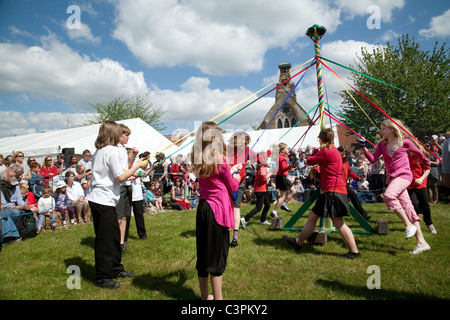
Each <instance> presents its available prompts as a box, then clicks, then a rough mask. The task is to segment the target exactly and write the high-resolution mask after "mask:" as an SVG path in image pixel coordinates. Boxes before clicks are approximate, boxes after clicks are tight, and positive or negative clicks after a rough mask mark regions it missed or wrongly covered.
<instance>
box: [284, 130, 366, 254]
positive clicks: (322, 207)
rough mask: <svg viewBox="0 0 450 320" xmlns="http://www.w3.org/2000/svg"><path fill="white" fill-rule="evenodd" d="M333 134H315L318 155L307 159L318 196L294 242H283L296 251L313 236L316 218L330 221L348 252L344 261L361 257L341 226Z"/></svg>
mask: <svg viewBox="0 0 450 320" xmlns="http://www.w3.org/2000/svg"><path fill="white" fill-rule="evenodd" d="M333 141H334V133H333V130H332V129H331V128H327V129H323V130H321V131H320V133H319V142H320V151H319V150H318V149H315V150H314V151H313V153H312V154H311V155H310V156H309V157H308V160H307V162H308V165H319V166H320V189H321V190H322V193H321V194H320V196H319V198H318V199H317V201H316V204H315V206H314V208H313V209H312V210H311V212H310V213H309V216H308V221H307V222H306V224H305V226H304V227H303V229H302V231H301V233H300V234H299V236H298V237H297V238H289V237H287V236H285V235H284V236H283V238H284V239H285V240H286V241H287V242H288V243H289V244H291V245H293V246H294V247H295V248H296V249H297V250H298V249H300V248H301V245H302V243H303V242H304V241H305V240H306V239H307V238H308V237H309V236H310V235H311V234H312V233H313V231H314V229H315V227H316V224H317V220H318V219H319V218H331V221H332V222H333V224H334V226H335V227H336V228H337V229H338V231H339V234H340V235H341V237H342V240H344V243H345V245H346V246H347V248H348V250H349V252H348V253H346V254H345V255H343V257H345V258H347V259H354V258H357V257H361V254H360V253H359V251H358V248H357V247H356V242H355V238H354V237H353V233H352V231H351V230H350V228H349V227H348V226H347V225H346V224H345V223H344V219H343V217H344V216H349V215H350V210H349V205H348V197H347V189H346V183H345V181H344V179H343V178H342V157H341V155H340V153H339V151H338V150H337V149H336V148H335V147H334V145H333Z"/></svg>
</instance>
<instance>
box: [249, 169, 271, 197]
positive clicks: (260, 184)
mask: <svg viewBox="0 0 450 320" xmlns="http://www.w3.org/2000/svg"><path fill="white" fill-rule="evenodd" d="M268 174H269V170H267V167H266V166H261V167H260V168H259V169H258V170H257V171H256V176H255V182H254V184H253V188H254V190H255V192H266V191H267V175H268Z"/></svg>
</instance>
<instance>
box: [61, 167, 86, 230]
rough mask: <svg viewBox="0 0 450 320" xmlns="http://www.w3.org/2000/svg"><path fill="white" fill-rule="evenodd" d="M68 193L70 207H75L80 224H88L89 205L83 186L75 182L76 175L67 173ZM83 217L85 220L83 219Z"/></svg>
mask: <svg viewBox="0 0 450 320" xmlns="http://www.w3.org/2000/svg"><path fill="white" fill-rule="evenodd" d="M65 179H66V184H67V187H66V192H67V197H68V198H69V201H68V204H69V206H73V207H74V209H75V214H76V218H77V221H78V223H80V224H81V223H87V222H88V214H89V204H88V201H87V200H86V199H85V198H84V191H83V187H82V186H81V184H80V183H79V182H77V181H75V173H73V172H70V171H69V172H67V173H66V176H65ZM82 217H83V219H82Z"/></svg>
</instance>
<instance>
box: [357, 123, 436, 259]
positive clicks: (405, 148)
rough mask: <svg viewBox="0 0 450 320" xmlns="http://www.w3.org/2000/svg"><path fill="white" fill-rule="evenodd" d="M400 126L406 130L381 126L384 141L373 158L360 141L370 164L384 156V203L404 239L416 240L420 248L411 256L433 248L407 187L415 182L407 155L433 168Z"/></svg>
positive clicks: (387, 125) (364, 143) (385, 124)
mask: <svg viewBox="0 0 450 320" xmlns="http://www.w3.org/2000/svg"><path fill="white" fill-rule="evenodd" d="M397 124H398V125H397ZM399 125H400V126H401V127H402V128H404V127H405V126H404V125H403V124H402V122H401V121H400V120H397V119H393V120H391V119H386V120H384V121H383V122H382V123H381V136H382V138H381V140H380V141H378V144H377V146H376V148H375V151H374V153H373V154H372V153H370V152H369V150H367V148H366V144H367V141H366V140H364V139H360V140H359V142H360V144H361V147H362V150H363V152H364V155H365V156H366V158H367V159H368V160H369V161H370V162H371V163H375V162H376V161H377V160H378V158H379V157H380V156H383V158H384V162H385V166H386V185H387V188H386V191H385V192H384V202H385V203H386V206H387V208H388V209H389V210H393V211H394V212H395V213H396V214H397V216H398V217H399V218H400V220H401V221H402V222H403V224H404V225H405V238H406V239H408V238H411V237H413V236H415V237H416V239H417V246H416V247H415V248H414V250H412V251H410V253H411V254H419V253H421V252H424V251H426V250H430V249H431V248H430V246H429V245H428V243H427V242H426V241H425V239H424V238H423V235H422V230H421V229H420V224H419V221H420V218H419V217H418V215H417V213H416V211H415V210H414V206H413V204H412V202H411V199H410V197H409V195H408V191H407V187H408V186H409V185H410V184H411V182H412V180H413V174H412V172H411V167H410V164H409V158H408V152H412V153H414V154H417V155H418V156H419V157H420V158H422V160H423V162H424V163H425V164H427V165H429V164H430V160H429V159H428V158H427V157H425V155H424V154H423V153H422V152H421V151H420V150H419V149H418V148H417V147H416V146H415V145H414V143H413V142H412V141H411V140H409V139H407V138H405V139H404V137H406V134H405V133H404V131H402V129H400V127H399Z"/></svg>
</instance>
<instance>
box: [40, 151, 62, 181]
mask: <svg viewBox="0 0 450 320" xmlns="http://www.w3.org/2000/svg"><path fill="white" fill-rule="evenodd" d="M39 174H40V175H41V176H43V177H44V184H45V185H46V186H48V185H49V182H50V180H53V178H54V177H56V176H57V175H58V167H57V166H55V165H53V160H52V157H51V156H46V157H45V158H44V163H43V164H42V167H41V170H40V171H39Z"/></svg>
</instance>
